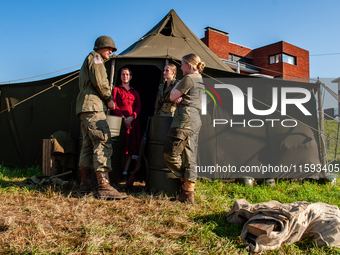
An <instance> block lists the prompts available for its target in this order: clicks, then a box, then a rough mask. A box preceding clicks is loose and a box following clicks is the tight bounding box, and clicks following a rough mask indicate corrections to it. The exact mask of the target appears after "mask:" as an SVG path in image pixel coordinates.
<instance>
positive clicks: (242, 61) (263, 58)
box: [201, 27, 309, 82]
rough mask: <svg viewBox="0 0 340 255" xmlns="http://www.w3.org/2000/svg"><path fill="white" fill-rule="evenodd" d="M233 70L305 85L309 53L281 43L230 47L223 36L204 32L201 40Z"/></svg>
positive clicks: (222, 33)
mask: <svg viewBox="0 0 340 255" xmlns="http://www.w3.org/2000/svg"><path fill="white" fill-rule="evenodd" d="M201 40H202V42H204V43H205V44H206V45H207V46H208V47H209V48H210V49H211V50H212V51H213V52H214V53H215V54H216V55H217V56H218V57H219V58H221V59H222V60H223V61H224V62H225V63H226V64H227V65H229V66H230V67H231V68H232V69H233V70H235V71H237V72H240V73H242V74H248V75H265V76H270V77H274V78H282V79H285V80H300V81H305V82H307V81H309V52H308V51H307V50H304V49H301V48H299V47H297V46H295V45H292V44H289V43H287V42H284V41H280V42H277V43H273V44H269V45H266V46H263V47H260V48H257V49H250V48H248V47H245V46H242V45H239V44H236V43H232V42H230V41H229V34H228V33H227V32H224V31H221V30H218V29H215V28H212V27H206V28H205V37H204V38H202V39H201Z"/></svg>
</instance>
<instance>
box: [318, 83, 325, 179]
mask: <svg viewBox="0 0 340 255" xmlns="http://www.w3.org/2000/svg"><path fill="white" fill-rule="evenodd" d="M317 83H318V85H319V86H318V112H319V126H320V137H321V164H322V166H323V167H324V166H326V151H325V144H324V141H325V140H324V135H323V134H324V123H323V121H324V116H323V109H322V95H321V82H320V81H319V79H318V82H317ZM324 175H326V173H325V172H324Z"/></svg>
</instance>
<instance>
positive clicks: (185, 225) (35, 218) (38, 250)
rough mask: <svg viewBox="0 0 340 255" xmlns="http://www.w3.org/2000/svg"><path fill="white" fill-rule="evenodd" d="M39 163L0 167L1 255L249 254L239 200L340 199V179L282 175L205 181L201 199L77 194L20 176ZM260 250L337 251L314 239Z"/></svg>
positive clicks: (72, 189)
mask: <svg viewBox="0 0 340 255" xmlns="http://www.w3.org/2000/svg"><path fill="white" fill-rule="evenodd" d="M39 172H40V169H39V168H27V169H8V168H5V167H1V168H0V183H1V187H2V188H1V189H0V206H1V211H2V213H1V214H0V253H1V254H112V253H114V254H248V252H247V251H246V247H247V246H246V244H243V243H242V242H241V240H240V233H241V229H242V226H238V225H235V224H232V223H229V222H227V221H226V219H225V214H226V213H227V212H228V211H229V210H230V209H231V207H232V206H233V204H234V202H235V201H236V200H237V199H246V200H247V201H248V202H250V203H261V202H267V201H270V200H277V201H279V202H281V203H292V202H296V201H307V202H324V203H328V204H332V205H337V206H339V205H340V196H339V194H340V184H339V183H336V184H335V185H333V186H332V185H330V184H329V183H328V184H323V185H320V184H317V183H315V182H300V181H292V182H289V181H282V182H277V183H276V186H275V187H274V188H270V187H267V186H264V185H257V184H255V185H254V186H253V187H247V186H243V185H239V184H236V183H225V182H221V181H219V180H216V181H207V180H200V181H198V182H197V185H196V192H195V195H196V204H195V205H188V204H181V203H178V202H170V201H169V198H168V197H167V196H166V195H164V194H150V193H148V192H145V191H141V192H137V193H131V194H129V198H128V199H126V200H124V201H103V200H97V199H96V198H94V197H93V196H92V195H88V196H84V197H82V196H80V195H79V193H78V188H79V187H78V185H77V184H75V183H72V182H70V183H69V184H68V185H67V186H66V187H64V189H60V188H58V187H40V188H29V187H26V186H22V185H19V182H20V181H21V180H24V179H25V178H27V177H30V176H31V175H32V174H37V173H39ZM262 254H340V249H339V248H338V247H321V248H319V247H316V246H315V244H314V243H313V242H312V241H311V240H308V239H306V240H301V241H299V242H298V243H295V244H291V245H286V246H284V247H281V248H279V249H277V250H274V251H265V252H263V253H262Z"/></svg>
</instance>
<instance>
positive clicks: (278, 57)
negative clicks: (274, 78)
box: [269, 54, 282, 65]
mask: <svg viewBox="0 0 340 255" xmlns="http://www.w3.org/2000/svg"><path fill="white" fill-rule="evenodd" d="M281 55H282V54H276V55H273V56H269V65H272V64H276V63H280V62H281Z"/></svg>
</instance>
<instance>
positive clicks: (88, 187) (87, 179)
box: [79, 169, 93, 193]
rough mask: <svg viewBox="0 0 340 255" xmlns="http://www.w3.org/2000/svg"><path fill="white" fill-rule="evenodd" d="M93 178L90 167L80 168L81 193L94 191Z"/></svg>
mask: <svg viewBox="0 0 340 255" xmlns="http://www.w3.org/2000/svg"><path fill="white" fill-rule="evenodd" d="M92 188H93V187H92V180H91V170H90V169H80V187H79V192H80V193H90V192H91V191H92Z"/></svg>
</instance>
